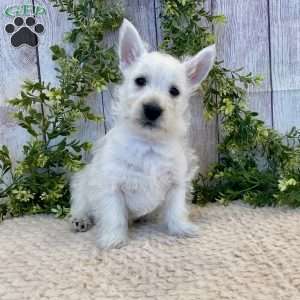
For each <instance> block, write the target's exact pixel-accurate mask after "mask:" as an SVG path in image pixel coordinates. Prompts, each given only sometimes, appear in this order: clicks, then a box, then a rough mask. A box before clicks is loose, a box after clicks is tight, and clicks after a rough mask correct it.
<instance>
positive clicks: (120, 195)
mask: <svg viewBox="0 0 300 300" xmlns="http://www.w3.org/2000/svg"><path fill="white" fill-rule="evenodd" d="M119 56H120V68H121V70H122V72H123V75H124V80H123V83H122V84H121V85H120V87H119V89H118V99H119V101H118V103H117V105H116V107H115V118H116V120H115V126H114V128H113V129H112V130H111V131H110V132H109V133H108V134H107V135H106V136H105V137H104V138H102V139H101V140H100V141H98V143H97V145H96V147H95V150H94V156H93V159H92V161H91V163H90V164H88V165H87V166H86V167H85V168H84V170H82V171H81V172H78V173H77V174H75V175H74V177H73V179H72V185H71V186H72V208H71V214H72V218H73V221H74V220H75V221H76V226H77V225H78V224H81V223H80V222H86V221H82V220H89V219H90V218H92V219H93V220H94V222H95V224H96V226H97V244H98V246H99V247H101V248H111V247H119V246H121V245H123V244H125V243H126V242H127V231H128V222H129V220H130V219H136V218H139V217H142V216H145V215H148V214H150V213H152V212H154V211H157V212H159V213H160V216H161V219H162V221H163V222H164V223H165V225H166V227H167V230H168V232H169V233H170V234H175V235H180V236H185V235H193V234H195V232H196V226H195V225H194V224H192V223H191V222H190V221H189V219H188V209H187V205H186V194H187V190H188V187H189V185H190V181H191V179H192V178H193V176H194V174H195V171H196V168H197V165H196V163H195V161H194V155H193V151H192V149H191V148H190V147H189V145H188V143H187V140H186V136H187V128H188V125H189V124H188V118H187V117H186V116H187V112H188V99H189V97H190V96H191V93H192V92H193V91H194V90H195V87H196V86H198V85H199V83H200V82H201V81H202V80H203V79H204V78H205V77H206V76H207V74H208V72H209V70H210V69H211V67H212V65H213V62H214V58H215V48H214V46H210V47H208V48H205V49H204V50H202V51H201V52H200V53H198V54H197V55H196V56H194V57H192V58H191V59H189V60H186V61H184V62H180V61H179V60H177V59H175V58H174V57H172V56H170V55H167V54H162V53H159V52H147V51H146V48H145V47H144V44H143V42H142V40H141V38H140V36H139V34H138V32H137V31H136V29H135V28H134V26H133V25H132V24H131V23H130V22H129V21H127V20H124V23H123V25H122V27H121V29H120V42H119ZM139 76H144V77H146V79H147V84H146V86H144V87H139V86H137V85H136V83H135V78H137V77H139ZM171 85H174V86H176V87H177V88H178V90H179V91H180V94H179V95H178V96H177V97H173V96H171V95H170V93H169V89H170V86H171ZM149 102H155V103H157V104H158V105H159V106H160V107H161V108H162V109H163V113H162V115H161V116H160V117H159V118H158V120H157V121H156V124H155V125H156V126H155V127H145V126H143V124H142V118H143V105H144V104H147V103H149ZM82 228H85V229H87V227H82Z"/></svg>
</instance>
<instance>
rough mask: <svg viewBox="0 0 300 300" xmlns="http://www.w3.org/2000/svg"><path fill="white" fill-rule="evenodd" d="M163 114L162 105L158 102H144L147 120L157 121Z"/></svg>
mask: <svg viewBox="0 0 300 300" xmlns="http://www.w3.org/2000/svg"><path fill="white" fill-rule="evenodd" d="M161 114H162V109H161V107H160V106H159V105H158V104H156V103H154V102H153V103H147V104H144V115H145V117H146V119H147V120H149V121H155V120H156V119H157V118H158V117H159V116H160V115H161Z"/></svg>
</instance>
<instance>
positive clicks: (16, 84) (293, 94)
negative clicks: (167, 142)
mask: <svg viewBox="0 0 300 300" xmlns="http://www.w3.org/2000/svg"><path fill="white" fill-rule="evenodd" d="M32 1H33V3H35V4H36V5H37V4H41V5H42V6H44V7H46V10H47V13H46V15H43V16H38V17H37V18H36V19H37V20H38V22H40V23H42V24H43V25H44V26H45V33H44V34H43V35H42V36H41V37H40V43H39V47H38V48H37V49H34V48H29V47H26V46H25V47H20V48H13V47H12V46H11V45H10V40H9V39H10V36H9V35H8V34H7V33H6V32H5V30H4V27H5V24H7V23H11V22H12V21H13V18H9V17H6V16H4V15H3V11H4V9H5V8H6V7H7V6H9V5H13V4H21V5H22V4H24V1H23V0H13V1H11V0H1V3H0V11H1V18H0V144H8V145H9V147H10V149H11V150H12V154H13V156H14V157H15V158H16V159H17V158H19V157H20V148H21V146H22V144H23V143H24V142H25V141H26V138H27V137H26V134H25V132H24V130H22V129H21V128H19V127H18V126H17V125H16V124H15V122H14V121H13V120H12V119H11V117H10V116H9V114H8V112H9V111H11V108H10V107H8V106H7V104H6V103H5V100H6V99H9V98H11V97H14V96H16V95H17V94H18V93H19V91H20V86H21V83H22V82H23V81H24V80H25V79H31V80H44V81H46V82H48V81H50V82H52V83H53V84H56V83H57V80H56V78H55V71H54V64H53V62H52V60H51V56H50V51H49V47H50V46H51V45H52V44H56V43H63V35H64V32H65V31H68V29H69V28H70V26H71V24H70V23H69V22H68V21H67V18H66V15H64V14H61V13H59V12H58V11H57V10H56V9H54V8H53V7H52V6H51V4H49V2H48V1H47V0H32ZM123 4H124V7H125V14H126V17H127V18H128V19H130V20H131V21H132V22H133V23H134V24H135V26H136V27H137V28H138V30H139V31H140V33H141V35H142V37H143V38H144V40H145V41H146V42H147V43H148V44H149V47H150V49H152V50H155V49H157V48H158V46H159V44H160V42H161V39H162V35H161V30H160V21H159V12H160V5H161V4H160V0H123ZM206 8H207V9H209V10H210V11H211V12H212V13H213V14H219V13H220V14H224V15H226V16H227V17H228V22H227V24H226V25H225V26H215V27H214V28H213V30H214V31H215V33H216V34H217V36H218V39H217V49H218V58H219V59H223V60H224V64H225V65H226V66H228V67H233V68H235V67H240V66H244V68H245V72H246V71H251V72H253V73H259V74H261V75H263V76H264V78H265V80H264V82H263V83H262V85H261V86H258V87H255V88H252V89H250V90H249V97H250V106H251V108H252V109H254V110H256V111H258V112H259V114H260V117H261V118H262V119H263V120H265V121H266V123H267V124H268V126H272V127H274V128H276V129H278V130H280V131H281V132H283V133H285V132H286V131H288V130H289V129H290V128H291V127H292V126H298V127H300V55H299V53H300V2H299V1H298V0H289V1H286V0H226V1H225V0H208V1H207V3H206ZM106 41H107V43H108V44H109V45H116V44H117V34H116V33H114V34H110V35H109V36H108V37H107V38H106ZM113 90H114V87H112V86H110V87H109V88H108V90H107V91H105V92H103V93H102V94H96V93H95V94H93V95H91V96H90V97H89V99H88V100H87V101H88V102H89V103H90V105H91V106H92V107H93V110H94V111H95V112H97V113H100V114H102V115H104V117H105V121H104V122H103V123H101V124H91V123H90V122H83V121H82V122H80V124H78V126H79V127H80V133H79V137H80V138H82V139H88V140H92V141H93V140H95V139H96V138H97V137H99V136H102V135H104V134H105V133H106V132H107V131H108V130H109V129H110V128H111V126H112V122H113V121H112V116H111V103H112V102H113V101H115V99H114V96H113V94H114V93H113ZM191 108H192V109H191V111H192V127H191V129H190V140H191V142H192V144H193V146H194V147H195V148H196V150H197V153H198V155H199V158H200V167H201V170H202V171H205V170H206V169H207V166H208V165H209V164H210V163H211V162H213V161H215V160H216V159H217V150H216V146H217V141H218V135H219V134H218V131H219V128H218V127H219V126H218V122H217V121H216V120H213V121H211V122H207V121H205V120H204V118H203V116H202V111H203V107H202V101H201V98H199V97H194V98H192V99H191Z"/></svg>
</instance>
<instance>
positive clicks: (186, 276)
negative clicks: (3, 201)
mask: <svg viewBox="0 0 300 300" xmlns="http://www.w3.org/2000/svg"><path fill="white" fill-rule="evenodd" d="M193 214H194V219H195V220H196V222H197V223H198V224H199V237H197V238H189V239H177V238H174V237H170V236H167V235H166V234H165V233H163V232H162V231H161V229H160V227H159V226H158V225H154V224H142V225H135V226H134V227H133V228H132V229H131V231H130V243H129V245H128V246H126V247H124V248H122V249H114V250H110V251H105V252H104V251H99V250H97V249H96V247H95V242H94V236H95V232H94V229H92V230H91V231H89V232H86V233H77V234H75V233H72V232H70V230H69V225H68V223H67V222H66V221H64V220H57V219H54V218H52V217H49V216H34V217H24V218H16V219H11V220H6V221H5V222H3V223H2V224H0V299H1V300H8V299H16V300H25V299H39V300H40V299H59V300H65V299H74V300H75V299H78V300H79V299H80V300H85V299H93V300H99V299H105V300H106V299H126V300H130V299H161V300H168V299H172V300H173V299H174V300H175V299H182V300H190V299H195V300H196V299H197V300H206V299H207V300H208V299H209V300H222V299H226V300H227V299H228V300H234V299H237V300H244V299H253V300H266V299H267V300H268V299H270V300H277V299H278V300H279V299H280V300H285V299H286V300H299V299H300V210H299V209H297V210H292V209H283V208H280V209H277V208H276V209H274V208H262V209H261V208H259V209H253V208H250V207H248V206H245V205H243V204H241V203H234V204H231V205H230V206H228V207H223V206H220V205H217V204H212V205H209V206H207V207H204V208H200V209H198V208H197V209H195V210H194V213H193Z"/></svg>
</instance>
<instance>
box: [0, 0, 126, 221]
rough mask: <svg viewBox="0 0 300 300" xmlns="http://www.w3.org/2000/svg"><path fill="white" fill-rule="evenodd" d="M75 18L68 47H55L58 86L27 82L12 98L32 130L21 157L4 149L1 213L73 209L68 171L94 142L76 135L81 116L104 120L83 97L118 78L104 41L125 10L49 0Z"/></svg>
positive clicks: (59, 212)
mask: <svg viewBox="0 0 300 300" xmlns="http://www.w3.org/2000/svg"><path fill="white" fill-rule="evenodd" d="M51 1H52V2H53V5H54V6H55V7H58V8H59V10H60V11H62V12H66V13H67V14H68V16H69V20H70V21H72V23H73V27H72V30H71V31H70V32H69V33H68V34H67V36H66V40H67V41H68V42H69V43H70V44H71V45H72V49H73V50H72V51H71V54H69V53H68V51H66V50H65V49H64V48H62V47H59V46H58V45H54V46H52V47H51V50H52V53H53V59H54V60H55V61H56V63H57V68H56V71H57V77H58V79H59V87H52V86H51V85H50V84H46V83H44V82H25V83H24V85H23V88H22V91H21V93H20V96H19V97H17V98H15V99H12V100H10V101H9V103H10V105H11V106H13V107H14V108H15V110H16V112H15V113H14V118H15V119H16V121H17V123H18V124H19V125H20V126H22V127H23V128H24V129H25V130H26V131H27V133H28V136H29V139H28V142H27V143H26V144H25V145H24V146H23V151H22V153H23V159H22V160H21V161H19V162H16V163H13V160H12V158H11V157H10V154H9V151H8V148H7V147H6V146H2V148H0V172H1V173H0V217H1V219H2V218H3V217H5V216H8V215H12V216H18V215H23V214H26V213H31V214H32V213H54V214H55V215H56V216H58V217H62V216H65V215H66V214H67V213H68V211H69V199H70V194H69V173H70V172H74V171H77V170H79V169H80V168H82V166H83V165H84V162H83V160H82V154H83V152H84V151H89V150H90V148H91V144H90V143H88V142H81V141H79V140H78V139H76V138H74V136H75V135H74V133H75V132H76V125H77V123H78V120H80V119H84V120H88V121H97V122H99V121H101V118H100V117H99V116H96V115H95V114H94V113H93V112H92V111H91V109H90V107H89V106H88V105H87V103H86V101H85V99H86V97H87V96H88V95H89V94H90V93H91V92H93V91H95V90H97V91H101V90H102V89H103V88H104V87H105V86H106V85H107V84H108V83H110V82H116V81H118V80H119V77H120V76H119V71H118V67H117V60H116V55H115V53H114V51H113V49H112V48H109V47H108V46H106V45H105V43H104V36H105V34H106V33H107V32H110V31H113V30H115V29H116V28H118V27H119V25H120V24H121V21H122V11H121V8H120V7H119V6H116V5H115V6H111V5H108V4H106V3H105V2H104V1H100V0H98V1H91V0H90V1H89V0H85V1H82V0H80V1H76V2H75V1H70V0H62V1H60V0H51Z"/></svg>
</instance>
